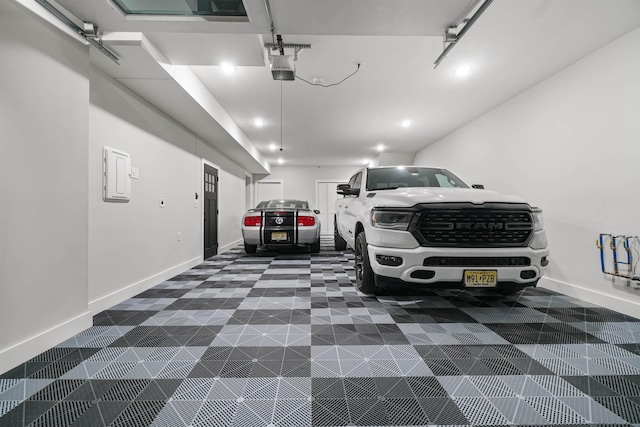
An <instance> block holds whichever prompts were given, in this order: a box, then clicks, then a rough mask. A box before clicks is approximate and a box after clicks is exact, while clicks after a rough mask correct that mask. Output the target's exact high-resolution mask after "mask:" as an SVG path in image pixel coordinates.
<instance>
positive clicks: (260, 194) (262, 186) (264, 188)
mask: <svg viewBox="0 0 640 427" xmlns="http://www.w3.org/2000/svg"><path fill="white" fill-rule="evenodd" d="M283 194H284V193H283V191H282V181H266V182H265V181H258V185H257V195H256V205H257V204H258V203H260V202H263V201H265V200H273V199H282V195H283Z"/></svg>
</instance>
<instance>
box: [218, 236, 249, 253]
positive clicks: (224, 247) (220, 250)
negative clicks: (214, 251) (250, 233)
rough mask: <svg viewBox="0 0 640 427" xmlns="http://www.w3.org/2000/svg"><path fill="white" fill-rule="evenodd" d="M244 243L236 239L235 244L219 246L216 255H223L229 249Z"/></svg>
mask: <svg viewBox="0 0 640 427" xmlns="http://www.w3.org/2000/svg"><path fill="white" fill-rule="evenodd" d="M243 242H244V240H242V239H238V240H236V241H235V242H231V243H229V244H227V245H224V246H220V248H218V254H223V253H225V252H227V251H228V250H229V249H233V248H235V247H236V246H238V245H241V244H242V243H243Z"/></svg>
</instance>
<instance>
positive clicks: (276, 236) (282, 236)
mask: <svg viewBox="0 0 640 427" xmlns="http://www.w3.org/2000/svg"><path fill="white" fill-rule="evenodd" d="M271 240H273V241H283V240H287V233H286V232H285V231H274V232H272V233H271Z"/></svg>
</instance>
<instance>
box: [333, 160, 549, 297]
mask: <svg viewBox="0 0 640 427" xmlns="http://www.w3.org/2000/svg"><path fill="white" fill-rule="evenodd" d="M337 192H338V194H341V195H343V196H344V197H342V198H339V199H338V200H337V201H336V209H335V212H336V216H335V228H334V229H335V232H334V241H335V248H336V250H344V249H346V248H347V245H348V246H349V247H351V248H353V250H354V251H355V270H356V282H357V287H358V289H359V290H360V291H362V292H365V293H376V292H378V291H380V290H381V288H389V287H394V286H409V287H412V288H421V289H430V288H460V289H465V288H493V289H495V290H497V291H499V292H502V293H511V292H516V291H519V290H521V289H523V288H525V287H527V286H535V285H536V284H537V283H538V280H539V279H540V277H541V276H542V274H543V272H544V268H545V267H546V266H547V265H548V264H549V259H548V256H549V250H548V249H547V237H546V234H545V232H544V230H543V220H542V211H541V210H540V209H537V208H534V207H531V206H530V205H529V204H527V203H525V202H524V201H523V200H522V199H520V198H518V197H515V196H506V195H502V194H499V193H497V192H495V191H489V190H485V189H484V187H483V186H481V185H474V186H471V187H470V186H469V185H467V184H466V183H464V182H463V181H462V180H461V179H460V178H458V177H456V176H455V175H454V174H452V173H451V172H449V171H448V170H446V169H438V168H428V167H419V166H392V167H375V168H365V169H362V170H359V171H358V172H357V173H355V174H354V175H353V176H352V177H351V179H350V180H349V183H348V184H340V185H338V189H337Z"/></svg>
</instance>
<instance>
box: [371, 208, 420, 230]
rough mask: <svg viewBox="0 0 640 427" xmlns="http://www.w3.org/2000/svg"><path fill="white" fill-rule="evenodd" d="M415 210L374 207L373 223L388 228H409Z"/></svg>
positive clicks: (375, 225)
mask: <svg viewBox="0 0 640 427" xmlns="http://www.w3.org/2000/svg"><path fill="white" fill-rule="evenodd" d="M412 218H413V212H410V211H391V210H380V209H374V210H372V211H371V224H372V225H373V226H374V227H377V228H384V229H387V230H407V229H408V228H409V224H410V223H411V219H412Z"/></svg>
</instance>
